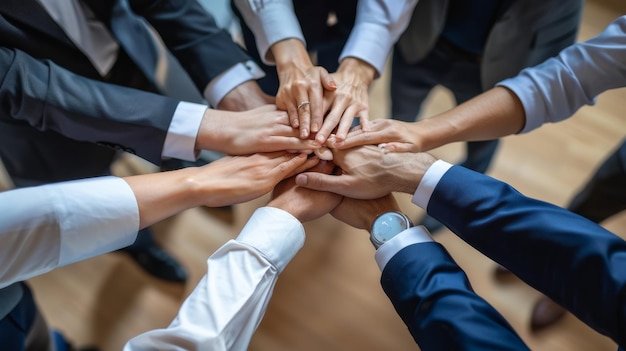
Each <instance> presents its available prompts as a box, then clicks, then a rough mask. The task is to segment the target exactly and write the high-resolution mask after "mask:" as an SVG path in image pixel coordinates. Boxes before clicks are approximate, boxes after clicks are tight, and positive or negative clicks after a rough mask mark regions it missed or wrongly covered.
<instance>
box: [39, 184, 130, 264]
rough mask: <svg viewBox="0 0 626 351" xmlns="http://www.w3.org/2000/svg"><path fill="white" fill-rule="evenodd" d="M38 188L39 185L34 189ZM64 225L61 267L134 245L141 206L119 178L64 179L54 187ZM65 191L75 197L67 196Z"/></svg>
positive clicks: (60, 258)
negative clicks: (65, 180) (68, 180)
mask: <svg viewBox="0 0 626 351" xmlns="http://www.w3.org/2000/svg"><path fill="white" fill-rule="evenodd" d="M33 189H35V191H36V189H37V188H33ZM53 189H54V191H55V193H56V194H58V201H56V204H55V207H56V211H57V213H58V214H59V215H58V216H59V218H60V220H59V224H60V226H61V231H60V232H61V249H60V253H59V266H65V265H68V264H71V263H74V262H78V261H81V260H84V259H87V258H91V257H95V256H98V255H101V254H104V253H107V252H111V251H115V250H118V249H121V248H123V247H126V246H129V245H131V244H132V243H133V242H135V239H136V238H137V231H138V229H139V207H138V205H137V200H136V198H135V194H134V193H133V191H132V189H131V188H130V186H129V185H128V184H127V183H126V182H125V181H124V180H123V179H121V178H118V177H98V178H89V179H81V180H76V181H70V182H63V183H59V184H58V185H55V188H53ZM64 193H69V194H72V196H64V195H63V194H64Z"/></svg>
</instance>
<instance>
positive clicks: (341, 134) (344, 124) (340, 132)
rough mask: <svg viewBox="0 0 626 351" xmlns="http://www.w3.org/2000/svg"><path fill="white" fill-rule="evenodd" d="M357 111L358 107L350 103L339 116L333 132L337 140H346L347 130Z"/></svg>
mask: <svg viewBox="0 0 626 351" xmlns="http://www.w3.org/2000/svg"><path fill="white" fill-rule="evenodd" d="M357 112H358V107H356V105H350V107H348V108H347V109H346V110H345V111H344V113H343V116H341V121H339V126H338V127H337V132H336V133H335V137H336V140H337V141H341V140H346V137H347V136H348V131H349V130H350V127H351V126H352V121H353V120H354V117H355V116H356V113H357Z"/></svg>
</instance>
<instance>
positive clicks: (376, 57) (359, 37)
mask: <svg viewBox="0 0 626 351" xmlns="http://www.w3.org/2000/svg"><path fill="white" fill-rule="evenodd" d="M372 38H376V40H372ZM392 45H393V38H392V37H391V33H389V30H387V28H386V27H382V26H380V25H377V24H375V23H357V24H356V25H355V26H354V28H353V29H352V32H351V34H350V37H349V38H348V41H347V42H346V45H345V46H344V48H343V50H342V52H341V56H340V57H339V62H341V61H342V60H343V59H345V58H346V57H356V58H358V59H360V60H363V61H365V62H367V63H369V64H370V65H372V67H374V68H375V69H376V76H377V77H378V76H380V75H381V74H382V72H383V70H384V69H385V61H386V60H387V56H389V52H390V51H391V46H392Z"/></svg>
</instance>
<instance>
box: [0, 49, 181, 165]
mask: <svg viewBox="0 0 626 351" xmlns="http://www.w3.org/2000/svg"><path fill="white" fill-rule="evenodd" d="M113 101H114V102H115V103H111V102H113ZM177 105H178V101H176V100H173V99H170V98H167V97H163V96H159V95H156V94H151V93H147V92H143V91H140V90H135V89H130V88H125V87H121V86H117V85H111V84H106V83H102V82H99V81H95V80H91V79H87V78H84V77H81V76H79V75H76V74H73V73H71V72H69V71H67V70H66V69H64V68H61V67H59V66H57V65H55V64H54V63H52V62H51V61H48V60H43V61H39V60H35V59H34V58H32V57H30V56H29V55H27V54H25V53H24V52H21V51H19V50H13V49H8V48H3V47H0V118H1V119H3V120H20V121H24V122H27V123H28V124H30V125H31V126H33V127H34V128H37V129H38V130H42V131H43V130H50V131H54V132H57V133H59V134H61V135H64V136H66V137H68V138H71V139H75V140H78V141H86V142H93V143H99V144H102V145H105V146H113V147H116V148H118V147H119V148H120V149H123V150H126V151H131V152H134V153H136V154H137V155H139V156H140V157H142V158H144V159H146V160H148V161H150V162H153V163H155V164H159V163H160V161H161V153H162V149H163V143H164V141H165V136H166V134H167V130H168V128H169V125H170V123H171V120H172V117H173V114H174V111H175V109H176V107H177Z"/></svg>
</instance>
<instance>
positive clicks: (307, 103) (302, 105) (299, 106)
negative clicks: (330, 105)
mask: <svg viewBox="0 0 626 351" xmlns="http://www.w3.org/2000/svg"><path fill="white" fill-rule="evenodd" d="M310 104H311V102H310V101H309V100H304V101H302V102H301V103H300V104H299V105H298V108H297V110H300V108H302V107H304V106H306V105H310Z"/></svg>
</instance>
